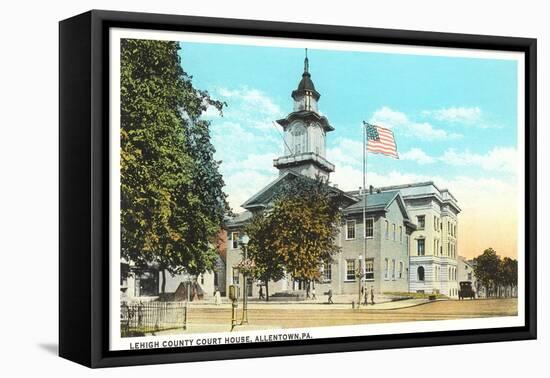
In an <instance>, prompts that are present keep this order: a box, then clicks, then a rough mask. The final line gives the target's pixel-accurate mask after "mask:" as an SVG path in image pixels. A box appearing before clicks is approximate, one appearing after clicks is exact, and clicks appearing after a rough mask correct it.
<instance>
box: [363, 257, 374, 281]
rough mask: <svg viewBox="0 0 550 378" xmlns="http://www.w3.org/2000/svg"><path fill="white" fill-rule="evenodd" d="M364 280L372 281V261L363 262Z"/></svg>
mask: <svg viewBox="0 0 550 378" xmlns="http://www.w3.org/2000/svg"><path fill="white" fill-rule="evenodd" d="M365 279H366V280H374V259H366V260H365Z"/></svg>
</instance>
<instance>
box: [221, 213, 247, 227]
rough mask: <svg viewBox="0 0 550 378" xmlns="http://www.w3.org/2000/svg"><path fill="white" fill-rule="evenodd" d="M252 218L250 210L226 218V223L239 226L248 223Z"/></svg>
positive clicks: (229, 225) (228, 225)
mask: <svg viewBox="0 0 550 378" xmlns="http://www.w3.org/2000/svg"><path fill="white" fill-rule="evenodd" d="M251 218H252V213H251V212H250V211H244V212H242V213H239V214H237V215H235V216H234V217H233V218H229V219H226V221H225V225H226V226H227V227H239V226H242V225H243V224H246V223H247V222H248V221H249V220H250V219H251Z"/></svg>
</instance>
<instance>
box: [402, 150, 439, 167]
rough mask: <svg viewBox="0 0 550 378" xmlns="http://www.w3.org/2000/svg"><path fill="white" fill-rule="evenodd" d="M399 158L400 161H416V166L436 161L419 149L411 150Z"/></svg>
mask: <svg viewBox="0 0 550 378" xmlns="http://www.w3.org/2000/svg"><path fill="white" fill-rule="evenodd" d="M399 158H400V159H402V160H411V161H416V162H417V163H418V164H430V163H434V162H435V161H436V159H435V158H433V157H431V156H430V155H428V154H427V153H425V152H424V151H423V150H422V149H420V148H411V149H410V150H409V151H407V152H403V153H402V154H400V155H399Z"/></svg>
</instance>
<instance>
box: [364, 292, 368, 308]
mask: <svg viewBox="0 0 550 378" xmlns="http://www.w3.org/2000/svg"><path fill="white" fill-rule="evenodd" d="M364 298H365V306H366V305H368V304H369V291H368V290H367V289H365V295H364Z"/></svg>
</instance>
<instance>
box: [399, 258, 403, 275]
mask: <svg viewBox="0 0 550 378" xmlns="http://www.w3.org/2000/svg"><path fill="white" fill-rule="evenodd" d="M399 278H403V261H399Z"/></svg>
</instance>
